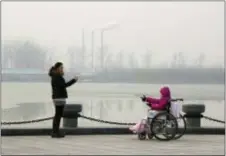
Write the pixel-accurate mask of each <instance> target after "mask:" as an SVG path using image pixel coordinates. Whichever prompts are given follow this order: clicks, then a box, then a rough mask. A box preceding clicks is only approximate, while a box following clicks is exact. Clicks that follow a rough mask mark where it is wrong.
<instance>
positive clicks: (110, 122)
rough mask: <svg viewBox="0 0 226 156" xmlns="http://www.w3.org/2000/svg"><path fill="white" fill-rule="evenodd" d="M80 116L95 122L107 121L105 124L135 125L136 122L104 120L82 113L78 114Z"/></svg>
mask: <svg viewBox="0 0 226 156" xmlns="http://www.w3.org/2000/svg"><path fill="white" fill-rule="evenodd" d="M80 117H81V118H84V119H87V120H91V121H96V122H100V123H107V124H112V125H127V126H130V125H135V124H136V123H125V122H114V121H106V120H101V119H95V118H92V117H87V116H84V115H80Z"/></svg>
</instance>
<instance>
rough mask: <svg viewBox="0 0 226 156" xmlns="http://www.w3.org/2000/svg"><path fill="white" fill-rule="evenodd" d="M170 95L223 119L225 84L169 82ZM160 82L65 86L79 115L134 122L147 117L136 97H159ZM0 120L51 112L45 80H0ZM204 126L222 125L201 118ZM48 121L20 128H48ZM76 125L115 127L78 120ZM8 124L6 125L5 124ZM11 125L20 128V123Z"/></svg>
mask: <svg viewBox="0 0 226 156" xmlns="http://www.w3.org/2000/svg"><path fill="white" fill-rule="evenodd" d="M169 86H170V88H171V91H172V95H173V97H182V98H184V99H185V102H184V103H185V104H189V103H191V104H205V105H206V111H205V113H204V115H206V116H210V117H214V118H217V119H220V120H224V110H225V109H224V85H169ZM160 87H161V85H151V84H150V85H147V84H103V83H101V84H97V83H77V84H76V85H74V86H72V87H70V88H69V89H68V92H69V99H68V103H79V104H82V105H83V112H82V114H84V115H86V116H92V117H96V118H100V119H105V120H111V121H122V122H136V121H138V120H139V119H140V118H143V117H144V116H146V113H147V106H146V105H145V104H144V103H142V102H141V101H140V99H139V96H140V95H142V94H148V95H152V96H156V97H158V96H159V88H160ZM1 97H2V98H1V100H2V101H1V103H2V108H3V112H2V121H18V120H20V121H21V120H31V119H37V118H42V117H49V116H52V115H53V104H52V102H51V98H50V97H51V88H50V84H48V83H2V92H1ZM202 125H203V126H217V127H218V126H220V127H222V126H224V124H218V123H215V122H211V121H206V120H204V119H203V120H202ZM50 126H51V121H46V122H41V123H37V124H27V125H23V127H50ZM79 126H114V125H107V124H99V123H95V122H90V121H86V120H82V119H80V120H79ZM4 127H8V126H4ZM11 127H22V126H20V125H17V126H11Z"/></svg>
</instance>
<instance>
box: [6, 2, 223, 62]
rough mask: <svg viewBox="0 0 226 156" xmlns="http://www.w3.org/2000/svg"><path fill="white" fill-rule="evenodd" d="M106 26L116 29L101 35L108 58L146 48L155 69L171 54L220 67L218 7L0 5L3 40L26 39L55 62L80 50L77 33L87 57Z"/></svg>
mask: <svg viewBox="0 0 226 156" xmlns="http://www.w3.org/2000/svg"><path fill="white" fill-rule="evenodd" d="M111 22H116V23H118V24H119V27H117V28H115V29H112V30H109V31H107V32H106V33H105V40H104V42H105V44H107V45H108V46H109V49H110V50H109V51H110V52H112V53H117V52H119V51H120V50H123V51H124V52H125V53H130V52H135V53H137V55H139V53H144V52H146V49H147V48H148V49H150V50H151V51H152V52H153V55H154V56H153V57H154V58H153V59H154V61H155V63H156V62H158V63H159V62H161V63H163V62H165V61H168V62H169V60H171V57H172V55H173V53H175V52H184V54H185V56H188V58H189V59H194V58H195V57H197V56H198V53H201V52H203V53H205V54H206V57H207V58H206V62H207V63H209V64H213V63H214V64H216V63H219V62H220V63H223V61H224V2H2V35H3V40H4V39H21V38H22V39H26V38H32V39H34V40H37V41H38V42H39V43H41V44H42V45H44V46H47V47H48V48H50V49H52V50H54V53H55V55H57V56H58V57H63V56H64V53H65V52H66V50H67V47H68V46H70V45H75V46H80V45H81V34H82V28H84V30H85V42H86V43H85V44H86V47H87V49H88V52H90V47H91V30H92V29H94V28H96V29H98V28H101V27H104V26H105V25H107V24H108V23H111ZM99 46H100V32H99V31H98V30H96V31H95V47H96V48H97V47H99ZM64 58H65V56H64Z"/></svg>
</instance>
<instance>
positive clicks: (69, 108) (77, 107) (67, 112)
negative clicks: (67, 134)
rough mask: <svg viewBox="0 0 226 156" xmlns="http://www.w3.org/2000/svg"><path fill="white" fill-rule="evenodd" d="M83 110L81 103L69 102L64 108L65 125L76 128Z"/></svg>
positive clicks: (65, 126)
mask: <svg viewBox="0 0 226 156" xmlns="http://www.w3.org/2000/svg"><path fill="white" fill-rule="evenodd" d="M81 111H82V105H81V104H67V105H65V108H64V114H63V127H64V128H76V127H77V126H78V115H79V113H80V112H81Z"/></svg>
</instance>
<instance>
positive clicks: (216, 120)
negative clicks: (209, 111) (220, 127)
mask: <svg viewBox="0 0 226 156" xmlns="http://www.w3.org/2000/svg"><path fill="white" fill-rule="evenodd" d="M203 118H204V119H207V120H210V121H215V122H218V123H223V124H225V121H222V120H218V119H214V118H211V117H208V116H204V115H203Z"/></svg>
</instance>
